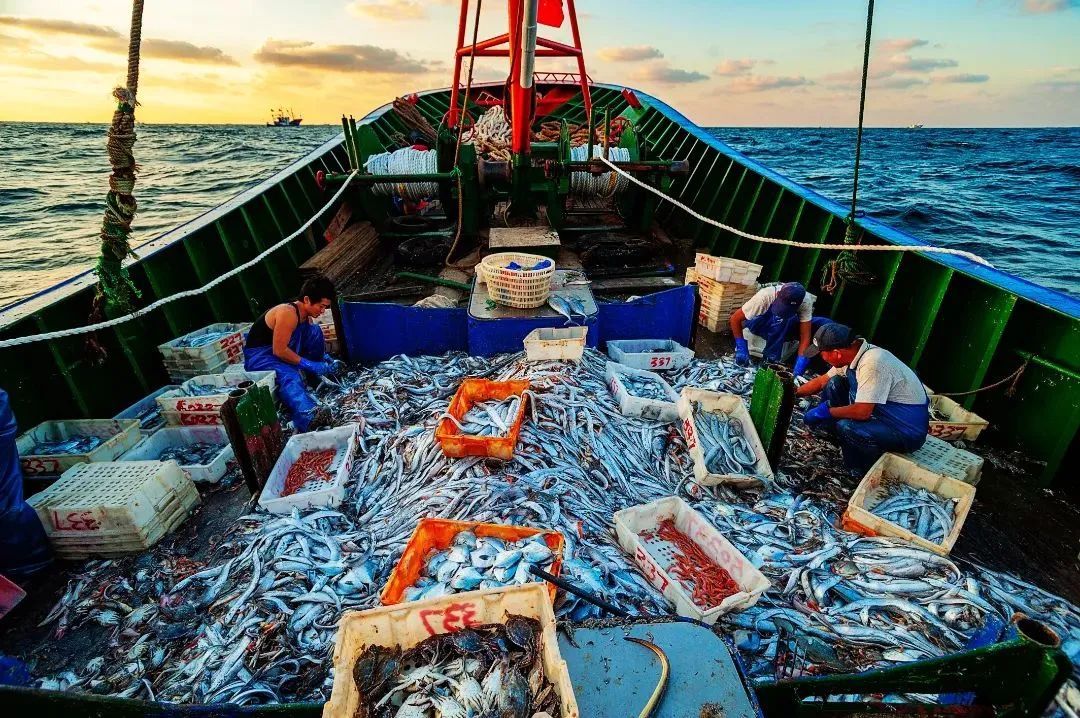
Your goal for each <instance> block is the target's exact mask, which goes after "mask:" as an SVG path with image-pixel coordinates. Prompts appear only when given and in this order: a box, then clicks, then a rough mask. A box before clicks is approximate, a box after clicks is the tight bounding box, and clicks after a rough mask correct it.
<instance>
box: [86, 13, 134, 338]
mask: <svg viewBox="0 0 1080 718" xmlns="http://www.w3.org/2000/svg"><path fill="white" fill-rule="evenodd" d="M142 17H143V0H134V2H133V3H132V6H131V34H130V35H129V37H128V57H127V82H126V84H125V86H124V87H117V88H115V89H114V90H113V93H112V94H113V97H115V98H116V102H117V105H116V110H114V111H113V117H112V125H111V126H110V127H109V139H108V142H107V144H106V147H107V148H108V152H109V163H110V164H111V165H112V174H111V175H110V176H109V192H108V194H106V195H105V217H104V219H103V220H102V222H101V256H100V257H99V258H98V262H97V267H96V268H95V269H94V272H95V273H96V274H97V276H98V285H97V292H96V293H95V295H94V303H93V309H92V310H91V312H90V321H91V323H96V322H99V321H101V320H102V319H104V317H105V310H106V305H108V308H109V309H110V310H113V311H116V312H117V313H127V312H130V311H131V299H132V297H138V296H140V293H139V289H138V288H137V287H136V286H135V283H134V282H132V280H131V275H130V274H129V273H128V270H127V267H125V266H124V260H125V259H127V258H128V257H134V256H136V255H135V251H134V250H133V249H132V248H131V242H130V238H131V222H132V220H134V219H135V211H136V210H137V209H138V203H137V202H136V201H135V197H134V196H133V194H132V192H133V190H134V189H135V171H136V166H135V156H134V154H132V149H133V148H134V146H135V107H136V106H137V105H138V104H139V103H138V102H137V101H136V99H135V96H136V94H137V93H138V90H139V49H140V46H141V44H142ZM87 344H88V346H89V348H90V350H91V352H92V353H94V354H96V355H97V356H98V357H99V358H103V356H104V350H103V348H102V347H101V345H100V344H98V343H97V342H96V340H95V339H94V336H93V335H91V336H90V337H89V339H88V340H87Z"/></svg>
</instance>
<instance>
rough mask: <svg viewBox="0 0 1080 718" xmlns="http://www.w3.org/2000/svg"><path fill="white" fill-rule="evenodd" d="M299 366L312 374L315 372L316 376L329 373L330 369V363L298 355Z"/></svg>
mask: <svg viewBox="0 0 1080 718" xmlns="http://www.w3.org/2000/svg"><path fill="white" fill-rule="evenodd" d="M300 368H301V369H303V370H304V371H309V372H311V373H312V374H317V375H318V376H326V375H327V374H329V373H330V369H331V367H330V365H329V364H327V363H326V362H323V361H311V360H310V359H305V358H304V357H300Z"/></svg>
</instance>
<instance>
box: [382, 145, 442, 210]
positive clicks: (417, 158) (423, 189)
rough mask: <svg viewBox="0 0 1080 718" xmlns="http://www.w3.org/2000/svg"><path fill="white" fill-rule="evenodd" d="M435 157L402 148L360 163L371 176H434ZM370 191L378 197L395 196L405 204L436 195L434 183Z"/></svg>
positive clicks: (387, 186) (387, 184)
mask: <svg viewBox="0 0 1080 718" xmlns="http://www.w3.org/2000/svg"><path fill="white" fill-rule="evenodd" d="M438 157H439V153H438V151H436V150H416V149H413V148H412V147H403V148H402V149H400V150H394V151H393V152H380V153H379V154H377V155H372V156H371V157H369V158H368V160H367V162H365V163H364V169H366V170H367V171H368V172H369V173H371V174H373V175H417V174H435V173H436V172H438V171H439V160H438ZM371 191H372V192H374V193H375V194H381V195H397V196H399V197H403V198H404V199H408V200H413V201H416V200H421V199H424V198H426V197H433V196H435V195H437V194H438V193H439V185H438V184H436V183H435V182H399V183H395V182H385V183H382V184H376V185H372V187H371Z"/></svg>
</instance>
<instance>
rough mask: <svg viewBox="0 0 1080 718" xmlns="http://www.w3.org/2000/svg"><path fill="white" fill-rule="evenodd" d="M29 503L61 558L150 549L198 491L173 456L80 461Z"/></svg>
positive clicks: (181, 516)
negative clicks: (131, 459) (148, 459)
mask: <svg viewBox="0 0 1080 718" xmlns="http://www.w3.org/2000/svg"><path fill="white" fill-rule="evenodd" d="M27 503H28V504H30V506H31V507H33V509H34V511H36V512H37V515H38V518H39V519H40V520H41V523H42V526H44V527H45V533H46V534H47V535H48V536H49V540H50V541H51V542H52V544H53V547H54V548H55V549H56V550H57V553H59V554H60V555H62V556H64V557H72V558H73V557H82V556H87V555H98V556H103V555H119V554H122V553H129V552H131V551H140V550H143V549H146V548H149V547H150V546H151V545H153V543H154V542H156V541H157V540H158V539H160V538H161V536H163V535H164V534H165V533H167V532H168V531H171V530H172V529H173V528H175V527H176V526H177V525H179V523H180V522H182V521H183V519H184V517H186V516H187V513H188V512H189V511H190V510H191V509H192V508H194V507H195V506H196V505H198V503H199V492H198V490H197V489H196V488H195V485H194V484H193V483H191V480H190V479H188V478H187V477H186V476H184V473H183V472H182V471H181V470H180V467H179V466H178V465H177V464H176V462H175V461H164V462H163V461H115V462H102V463H92V464H80V465H78V466H76V467H74V468H72V469H70V470H68V471H66V472H65V473H64V475H63V476H61V477H60V479H59V480H58V481H57V482H56V483H54V484H53V485H52V486H50V487H48V488H47V489H45V490H44V491H42V492H40V493H38V494H34V495H33V496H31V497H30V498H29V499H28V500H27Z"/></svg>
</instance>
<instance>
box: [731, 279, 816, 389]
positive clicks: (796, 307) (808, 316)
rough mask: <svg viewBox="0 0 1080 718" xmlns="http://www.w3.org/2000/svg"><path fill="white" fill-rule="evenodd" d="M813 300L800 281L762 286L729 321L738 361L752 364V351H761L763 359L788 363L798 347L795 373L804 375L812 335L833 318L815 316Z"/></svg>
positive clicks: (808, 363)
mask: <svg viewBox="0 0 1080 718" xmlns="http://www.w3.org/2000/svg"><path fill="white" fill-rule="evenodd" d="M814 299H815V297H814V295H813V294H810V293H809V292H807V291H806V288H805V287H803V285H801V284H799V283H798V282H788V283H787V284H770V285H766V286H764V287H762V288H761V289H759V290H758V291H757V293H756V294H754V296H753V297H751V298H750V300H749V301H748V302H746V304H744V305H742V307H740V308H739V309H737V310H735V313H734V314H732V315H731V319H730V320H729V323H730V325H731V332H732V335H733V336H734V337H735V363H736V364H738V365H739V366H749V365H750V352H751V351H752V350H753V351H754V352H755V353H760V354H761V359H762V361H766V362H786V361H788V360H789V359H790V358H791V355H792V354H795V353H796V348H797V353H798V356H797V358H796V359H795V376H802V374H803V373H805V372H806V369H807V367H808V366H809V365H810V357H808V356H806V348H807V347H808V346H810V337H811V335H812V334H813V332H814V331H816V330H817V329H818V328H819V327H821V326H824V325H825V324H827V323H828V322H829V321H830V320H829V319H828V318H826V317H815V316H813V313H814ZM751 344H753V346H751ZM822 368H824V367H822Z"/></svg>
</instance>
